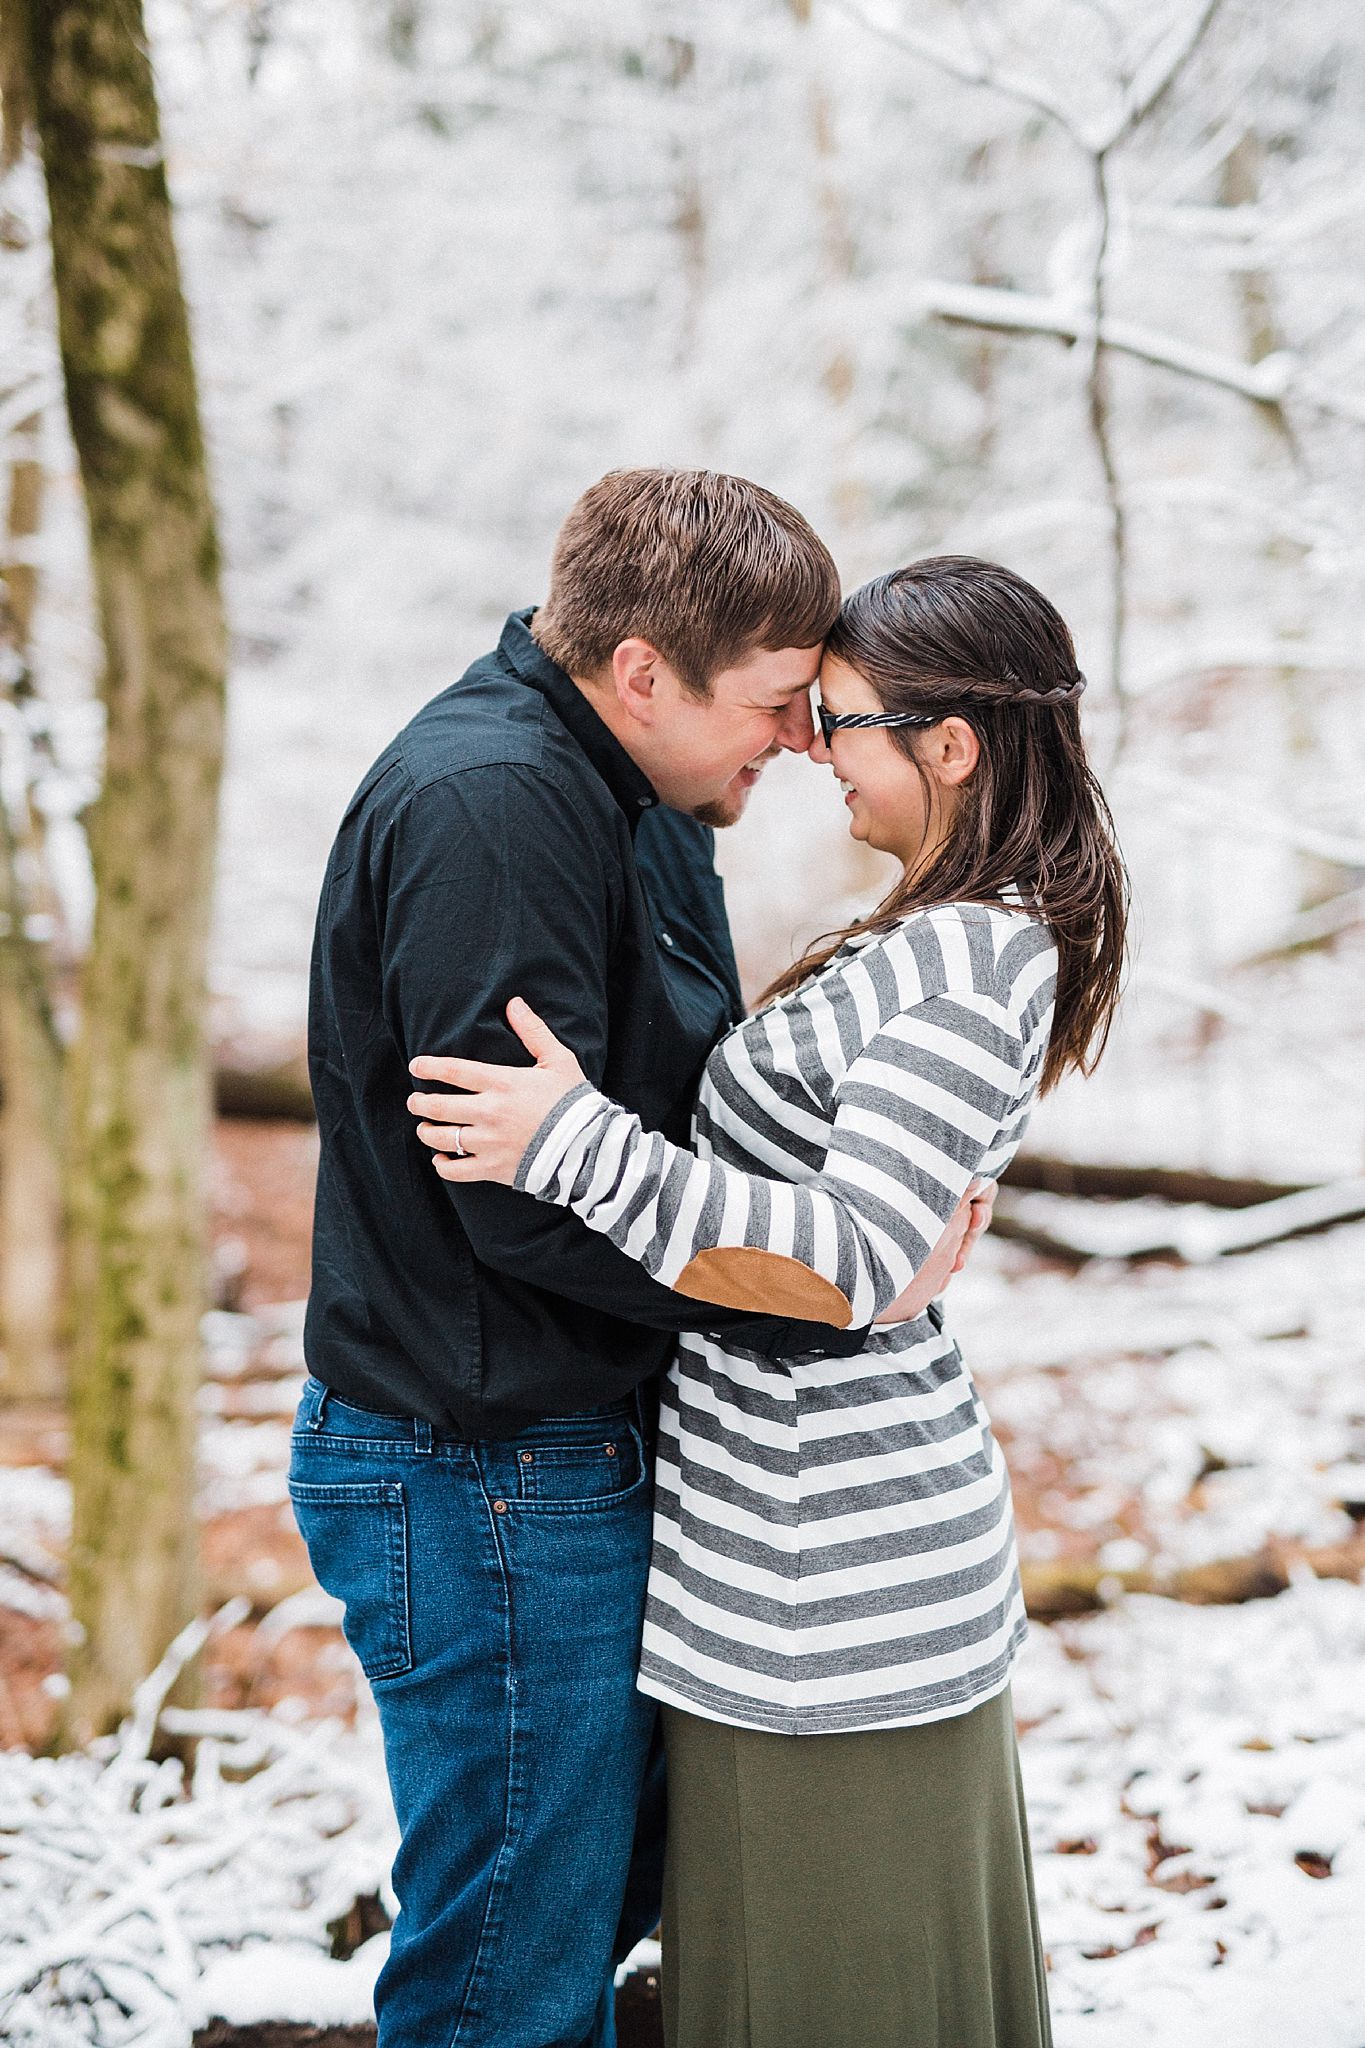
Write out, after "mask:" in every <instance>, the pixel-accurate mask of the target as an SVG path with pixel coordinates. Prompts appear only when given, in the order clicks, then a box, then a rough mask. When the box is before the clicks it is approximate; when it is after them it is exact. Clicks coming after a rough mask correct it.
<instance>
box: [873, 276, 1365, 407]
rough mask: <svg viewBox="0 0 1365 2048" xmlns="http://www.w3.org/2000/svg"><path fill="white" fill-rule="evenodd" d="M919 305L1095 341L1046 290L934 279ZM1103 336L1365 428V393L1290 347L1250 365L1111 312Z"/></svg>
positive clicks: (998, 327)
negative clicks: (1311, 369) (1321, 375)
mask: <svg viewBox="0 0 1365 2048" xmlns="http://www.w3.org/2000/svg"><path fill="white" fill-rule="evenodd" d="M913 303H914V306H915V309H916V310H917V312H918V313H920V314H921V315H922V316H927V317H929V318H932V319H936V320H942V321H945V322H947V323H948V324H950V325H954V326H962V327H978V328H985V329H989V330H991V331H992V332H994V333H997V334H1041V335H1047V336H1049V337H1051V338H1052V339H1055V340H1057V341H1064V342H1067V343H1069V344H1070V343H1075V342H1091V341H1092V340H1093V339H1094V332H1095V330H1094V327H1093V324H1092V323H1091V321H1090V320H1089V319H1088V318H1087V316H1086V314H1085V313H1083V312H1080V311H1078V310H1077V309H1076V308H1075V306H1074V305H1071V304H1068V303H1067V302H1066V301H1065V300H1063V299H1060V298H1049V297H1046V296H1044V295H1043V294H1042V293H1034V292H1019V291H1009V290H1002V289H1000V288H998V287H996V286H993V285H974V284H954V283H952V282H950V281H947V280H939V279H930V280H928V281H927V282H926V283H924V284H922V285H920V286H919V287H917V289H916V291H915V294H914V301H913ZM1099 341H1100V344H1101V346H1102V347H1104V348H1107V349H1113V350H1115V351H1116V352H1117V353H1118V354H1119V355H1127V356H1136V357H1137V358H1138V359H1139V360H1140V361H1142V362H1145V363H1151V364H1152V365H1154V366H1155V367H1156V368H1157V369H1162V370H1171V371H1173V372H1175V373H1176V374H1177V375H1178V376H1182V377H1189V378H1192V379H1194V381H1195V382H1197V383H1201V384H1212V385H1216V386H1217V387H1218V388H1219V389H1220V390H1223V391H1232V392H1236V393H1237V394H1238V395H1239V396H1240V397H1242V398H1250V399H1253V400H1254V401H1255V402H1256V403H1257V404H1259V405H1283V404H1285V403H1286V402H1288V401H1289V400H1291V399H1295V398H1297V399H1299V400H1300V401H1301V402H1302V403H1304V404H1306V405H1311V406H1313V407H1314V408H1315V409H1316V410H1317V411H1319V412H1323V413H1327V414H1329V415H1331V416H1332V417H1334V418H1337V419H1342V420H1348V421H1350V422H1351V423H1352V424H1353V425H1356V426H1365V398H1355V397H1353V396H1352V395H1351V394H1350V393H1348V392H1337V391H1331V390H1329V389H1326V388H1325V387H1324V386H1322V385H1320V384H1319V383H1318V382H1317V381H1316V380H1315V379H1314V378H1312V377H1310V376H1309V375H1308V374H1307V373H1306V372H1305V371H1304V370H1303V368H1302V366H1301V364H1300V363H1299V361H1298V359H1297V357H1295V356H1294V355H1292V354H1291V353H1290V352H1289V351H1288V350H1287V349H1286V350H1279V351H1277V352H1276V354H1274V355H1270V356H1265V357H1263V358H1262V360H1261V361H1260V362H1258V363H1243V362H1239V361H1238V360H1237V358H1236V357H1235V356H1227V355H1222V354H1220V353H1219V352H1218V351H1217V350H1214V349H1206V348H1200V347H1198V346H1197V345H1196V344H1194V343H1191V342H1185V341H1181V340H1179V339H1178V338H1177V337H1176V336H1174V335H1169V334H1162V333H1161V332H1160V331H1159V330H1158V329H1156V328H1154V327H1144V326H1142V325H1140V324H1139V323H1138V322H1137V321H1134V320H1116V319H1113V318H1112V317H1109V316H1106V317H1105V318H1104V319H1103V320H1101V322H1100V326H1099Z"/></svg>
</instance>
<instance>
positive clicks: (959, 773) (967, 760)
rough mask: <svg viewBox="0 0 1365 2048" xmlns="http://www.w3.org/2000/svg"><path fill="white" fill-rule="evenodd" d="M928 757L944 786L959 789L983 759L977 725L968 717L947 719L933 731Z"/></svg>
mask: <svg viewBox="0 0 1365 2048" xmlns="http://www.w3.org/2000/svg"><path fill="white" fill-rule="evenodd" d="M929 758H930V763H931V765H932V767H933V770H934V773H935V775H936V776H937V777H938V779H939V781H940V782H941V783H942V784H943V785H944V786H945V788H948V789H958V788H960V787H961V785H962V784H963V783H964V782H966V781H967V779H968V777H969V776H970V775H971V774H972V773H973V772H974V770H975V768H976V764H977V762H978V761H979V760H980V758H981V742H980V740H979V739H978V738H977V736H976V728H975V726H973V725H972V724H970V723H969V721H968V720H967V719H965V718H945V719H944V721H943V723H942V724H941V725H939V726H937V727H936V728H935V730H934V734H933V738H932V740H931V742H930V755H929Z"/></svg>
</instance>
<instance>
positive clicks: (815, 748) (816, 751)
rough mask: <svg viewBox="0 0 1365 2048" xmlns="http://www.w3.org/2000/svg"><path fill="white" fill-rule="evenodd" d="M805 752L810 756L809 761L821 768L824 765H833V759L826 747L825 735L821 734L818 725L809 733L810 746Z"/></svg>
mask: <svg viewBox="0 0 1365 2048" xmlns="http://www.w3.org/2000/svg"><path fill="white" fill-rule="evenodd" d="M806 752H807V753H808V754H809V755H810V758H811V760H812V761H814V762H815V763H816V764H817V765H818V766H819V767H821V768H823V767H825V766H826V765H830V766H832V765H833V759H834V757H833V755H832V754H831V753H830V750H829V748H828V747H827V746H826V744H825V735H824V734H823V733H822V732H821V730H820V727H819V726H818V725H816V727H815V729H814V731H813V732H812V733H811V741H810V745H809V746H808V747H807V748H806Z"/></svg>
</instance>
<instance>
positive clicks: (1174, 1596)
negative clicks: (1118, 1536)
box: [1020, 1533, 1365, 1621]
mask: <svg viewBox="0 0 1365 2048" xmlns="http://www.w3.org/2000/svg"><path fill="white" fill-rule="evenodd" d="M1300 1570H1307V1571H1310V1572H1312V1574H1313V1576H1314V1577H1315V1578H1319V1579H1349V1580H1351V1581H1352V1582H1353V1583H1354V1584H1357V1585H1358V1584H1359V1583H1360V1582H1361V1579H1362V1576H1365V1533H1362V1534H1360V1535H1357V1536H1353V1537H1350V1538H1349V1539H1348V1540H1347V1541H1346V1542H1344V1543H1328V1544H1321V1545H1318V1546H1316V1547H1314V1548H1309V1547H1307V1546H1305V1545H1303V1544H1294V1543H1287V1542H1286V1543H1276V1542H1270V1543H1267V1544H1265V1545H1264V1546H1263V1547H1262V1548H1261V1549H1260V1550H1257V1551H1254V1552H1252V1553H1251V1555H1249V1556H1247V1557H1223V1558H1216V1559H1213V1560H1211V1561H1210V1562H1209V1563H1207V1564H1193V1565H1182V1566H1180V1567H1178V1568H1177V1569H1175V1570H1173V1571H1161V1570H1151V1569H1149V1568H1147V1567H1146V1566H1138V1567H1136V1568H1133V1569H1130V1570H1127V1571H1113V1570H1110V1569H1108V1568H1106V1567H1105V1566H1104V1565H1101V1564H1098V1563H1096V1562H1095V1560H1094V1559H1093V1558H1048V1559H1045V1560H1043V1559H1036V1560H1028V1561H1025V1562H1023V1563H1022V1564H1021V1565H1020V1576H1021V1578H1022V1579H1023V1582H1024V1605H1025V1607H1026V1608H1027V1609H1028V1612H1029V1614H1030V1615H1031V1616H1032V1618H1033V1619H1034V1620H1035V1621H1062V1620H1065V1619H1066V1618H1067V1617H1068V1616H1069V1615H1075V1614H1093V1613H1095V1612H1097V1611H1098V1610H1099V1609H1100V1608H1103V1607H1108V1606H1111V1605H1112V1604H1113V1602H1114V1601H1115V1600H1116V1599H1118V1598H1119V1597H1120V1596H1121V1595H1122V1594H1124V1593H1156V1594H1159V1595H1160V1596H1161V1597H1162V1598H1164V1599H1167V1600H1182V1601H1184V1602H1185V1603H1186V1604H1187V1605H1188V1606H1192V1607H1235V1606H1239V1605H1240V1604H1241V1603H1242V1602H1243V1601H1246V1600H1269V1599H1272V1598H1273V1597H1274V1595H1275V1594H1276V1593H1283V1592H1284V1591H1285V1589H1286V1588H1287V1587H1288V1586H1289V1584H1290V1582H1291V1579H1292V1578H1293V1576H1294V1574H1295V1573H1297V1572H1298V1571H1300Z"/></svg>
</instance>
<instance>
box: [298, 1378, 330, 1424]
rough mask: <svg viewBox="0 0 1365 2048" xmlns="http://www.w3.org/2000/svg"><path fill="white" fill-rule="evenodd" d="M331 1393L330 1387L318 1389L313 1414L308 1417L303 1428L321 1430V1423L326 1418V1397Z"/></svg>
mask: <svg viewBox="0 0 1365 2048" xmlns="http://www.w3.org/2000/svg"><path fill="white" fill-rule="evenodd" d="M331 1391H332V1389H331V1388H330V1387H319V1389H318V1397H317V1400H316V1401H315V1402H314V1403H313V1412H312V1414H311V1415H310V1416H309V1418H308V1420H307V1422H306V1423H305V1425H304V1427H305V1428H307V1429H321V1428H322V1425H323V1422H324V1421H325V1419H326V1416H327V1396H328V1395H329V1394H330V1393H331Z"/></svg>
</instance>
